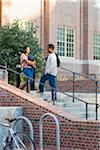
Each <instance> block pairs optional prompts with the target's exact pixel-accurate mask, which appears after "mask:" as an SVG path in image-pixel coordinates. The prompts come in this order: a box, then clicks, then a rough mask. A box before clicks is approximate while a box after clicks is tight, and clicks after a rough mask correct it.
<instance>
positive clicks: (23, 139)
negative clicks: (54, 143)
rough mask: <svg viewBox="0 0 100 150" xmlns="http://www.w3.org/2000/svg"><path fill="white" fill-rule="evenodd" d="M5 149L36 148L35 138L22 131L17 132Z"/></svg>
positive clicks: (25, 149) (31, 149) (21, 149)
mask: <svg viewBox="0 0 100 150" xmlns="http://www.w3.org/2000/svg"><path fill="white" fill-rule="evenodd" d="M4 150H36V147H35V144H34V142H33V140H32V139H31V138H30V137H29V136H28V135H26V134H24V133H22V132H17V133H16V134H15V135H14V139H13V140H12V141H11V142H10V143H9V144H8V145H7V146H6V147H5V148H4Z"/></svg>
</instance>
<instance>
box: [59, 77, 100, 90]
mask: <svg viewBox="0 0 100 150" xmlns="http://www.w3.org/2000/svg"><path fill="white" fill-rule="evenodd" d="M57 89H58V91H65V92H72V91H73V81H58V82H57ZM74 90H75V92H81V93H92V92H95V91H96V83H95V82H94V81H90V80H77V81H75V82H74ZM99 90H100V88H98V92H99Z"/></svg>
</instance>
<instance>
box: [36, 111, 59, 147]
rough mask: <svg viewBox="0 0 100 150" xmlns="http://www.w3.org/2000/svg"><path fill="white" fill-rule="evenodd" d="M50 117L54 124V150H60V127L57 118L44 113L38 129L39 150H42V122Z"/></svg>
mask: <svg viewBox="0 0 100 150" xmlns="http://www.w3.org/2000/svg"><path fill="white" fill-rule="evenodd" d="M48 116H50V117H52V118H53V119H54V121H55V123H56V150H60V125H59V121H58V119H57V117H56V116H55V115H53V114H51V113H46V114H44V115H42V116H41V118H40V121H39V128H40V133H39V134H40V150H43V120H44V119H45V118H46V117H48Z"/></svg>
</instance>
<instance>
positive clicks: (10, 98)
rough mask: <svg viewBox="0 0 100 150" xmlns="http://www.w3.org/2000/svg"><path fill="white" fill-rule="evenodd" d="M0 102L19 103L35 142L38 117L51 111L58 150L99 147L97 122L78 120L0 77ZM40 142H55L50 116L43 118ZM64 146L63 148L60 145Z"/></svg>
mask: <svg viewBox="0 0 100 150" xmlns="http://www.w3.org/2000/svg"><path fill="white" fill-rule="evenodd" d="M0 106H22V107H23V109H24V115H25V116H26V117H28V118H29V119H30V120H31V121H32V124H33V127H34V133H35V142H36V143H37V144H38V143H39V119H40V117H41V115H43V114H44V113H46V112H51V113H53V114H55V115H56V116H57V118H58V120H59V122H60V133H61V147H63V148H62V150H66V149H67V148H69V149H70V150H73V149H77V150H83V149H84V150H99V148H100V147H99V146H100V145H99V144H100V143H99V142H100V134H99V133H100V122H98V121H89V122H88V121H82V120H79V119H78V118H76V119H75V118H74V119H73V117H72V116H70V115H69V114H67V113H64V112H63V111H61V110H59V109H58V108H57V107H56V106H53V105H52V104H49V103H46V102H43V101H42V100H41V99H37V98H36V97H32V96H30V95H29V94H27V93H25V92H24V91H20V90H19V89H17V88H14V87H13V86H10V85H7V84H6V83H4V82H2V81H0ZM45 123H46V124H45V126H44V143H45V145H47V144H48V145H51V143H52V145H55V123H54V122H53V120H52V119H51V118H49V117H48V118H47V119H46V120H45ZM64 147H65V148H64Z"/></svg>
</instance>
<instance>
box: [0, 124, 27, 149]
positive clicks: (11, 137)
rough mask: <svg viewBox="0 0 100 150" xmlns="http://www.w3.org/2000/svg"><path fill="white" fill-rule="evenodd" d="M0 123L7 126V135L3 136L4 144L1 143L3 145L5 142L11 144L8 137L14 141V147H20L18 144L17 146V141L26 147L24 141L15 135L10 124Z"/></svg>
mask: <svg viewBox="0 0 100 150" xmlns="http://www.w3.org/2000/svg"><path fill="white" fill-rule="evenodd" d="M0 125H2V126H4V127H6V128H8V135H7V137H6V138H5V145H4V144H3V146H7V144H11V143H10V142H11V141H9V139H10V140H13V141H14V144H15V146H16V148H17V149H18V150H20V149H21V148H20V146H19V144H18V142H19V143H20V144H21V145H22V146H23V147H24V148H25V149H26V146H25V145H24V143H23V142H22V140H21V139H20V138H19V137H18V136H16V137H15V135H16V132H14V130H13V129H12V126H11V124H0ZM7 139H8V141H7ZM17 141H18V142H17ZM9 146H10V147H11V145H9Z"/></svg>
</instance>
